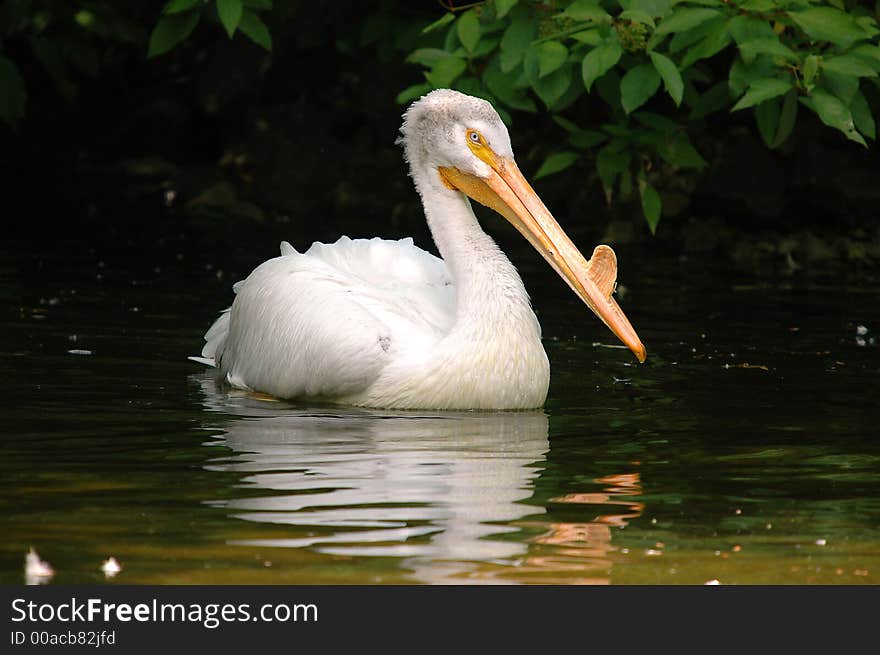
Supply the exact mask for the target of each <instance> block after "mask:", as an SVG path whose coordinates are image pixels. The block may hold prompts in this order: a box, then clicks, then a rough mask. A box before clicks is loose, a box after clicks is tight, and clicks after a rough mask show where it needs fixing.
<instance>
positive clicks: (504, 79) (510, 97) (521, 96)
mask: <svg viewBox="0 0 880 655" xmlns="http://www.w3.org/2000/svg"><path fill="white" fill-rule="evenodd" d="M483 83H484V84H485V85H486V88H487V89H489V91H490V92H491V93H492V95H494V96H495V97H496V98H498V100H500V101H501V102H503V103H504V104H505V105H507V106H509V107H513V108H514V109H519V110H521V111H529V112H534V111H537V109H538V108H537V106H536V105H535V101H534V100H532V99H531V98H530V97H528V96H527V95H526V93H525V87H522V86H518V76H514V75H509V74H507V73H504V72H502V70H501V69H500V67H499V66H498V62H497V61H494V62H492V63H491V64H490V65H489V66H487V67H486V70H484V71H483Z"/></svg>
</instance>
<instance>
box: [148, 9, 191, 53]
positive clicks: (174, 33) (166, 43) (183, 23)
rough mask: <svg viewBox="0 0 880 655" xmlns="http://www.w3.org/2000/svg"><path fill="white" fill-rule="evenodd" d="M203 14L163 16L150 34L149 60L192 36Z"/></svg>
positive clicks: (189, 13)
mask: <svg viewBox="0 0 880 655" xmlns="http://www.w3.org/2000/svg"><path fill="white" fill-rule="evenodd" d="M200 16H201V14H200V13H199V12H197V11H190V12H188V13H181V14H171V15H168V16H162V17H161V18H160V19H159V22H157V23H156V27H154V28H153V31H152V33H151V34H150V43H149V45H148V47H147V58H152V57H158V56H159V55H162V54H165V53H166V52H168V51H169V50H171V49H172V48H173V47H174V46H176V45H177V44H179V43H181V42H182V41H184V40H185V39H186V37H188V36H189V35H190V34H192V31H193V30H194V29H195V28H196V25H198V23H199V17H200Z"/></svg>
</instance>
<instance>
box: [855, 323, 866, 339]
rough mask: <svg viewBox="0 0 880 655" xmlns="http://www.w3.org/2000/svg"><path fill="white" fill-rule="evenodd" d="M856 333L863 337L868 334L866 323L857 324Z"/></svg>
mask: <svg viewBox="0 0 880 655" xmlns="http://www.w3.org/2000/svg"><path fill="white" fill-rule="evenodd" d="M856 334H857V335H859V336H860V337H863V336H865V335H866V334H868V328H866V327H865V326H864V325H857V326H856Z"/></svg>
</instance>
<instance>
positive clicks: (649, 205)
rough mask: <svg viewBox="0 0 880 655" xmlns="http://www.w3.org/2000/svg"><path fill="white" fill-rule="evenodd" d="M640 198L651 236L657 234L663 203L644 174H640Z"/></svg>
mask: <svg viewBox="0 0 880 655" xmlns="http://www.w3.org/2000/svg"><path fill="white" fill-rule="evenodd" d="M638 185H639V197H640V198H641V201H642V214H644V216H645V221H647V223H648V228H649V229H650V230H651V234H656V232H657V224H658V223H660V214H661V213H662V211H663V201H662V200H660V194H659V193H657V190H656V189H655V188H654V187H652V186H651V185H650V184H649V183H648V181H647V180H645V178H644V175H643V174H642V173H640V174H639V181H638Z"/></svg>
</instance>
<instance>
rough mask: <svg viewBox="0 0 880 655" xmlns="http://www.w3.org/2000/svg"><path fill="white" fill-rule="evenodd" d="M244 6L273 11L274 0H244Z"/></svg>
mask: <svg viewBox="0 0 880 655" xmlns="http://www.w3.org/2000/svg"><path fill="white" fill-rule="evenodd" d="M244 6H245V7H250V8H251V9H259V10H261V11H271V10H272V0H244Z"/></svg>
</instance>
